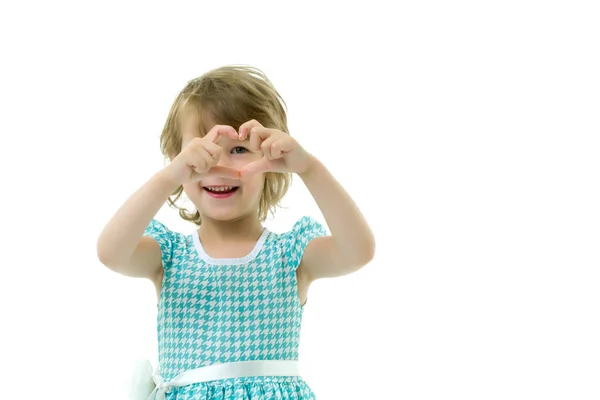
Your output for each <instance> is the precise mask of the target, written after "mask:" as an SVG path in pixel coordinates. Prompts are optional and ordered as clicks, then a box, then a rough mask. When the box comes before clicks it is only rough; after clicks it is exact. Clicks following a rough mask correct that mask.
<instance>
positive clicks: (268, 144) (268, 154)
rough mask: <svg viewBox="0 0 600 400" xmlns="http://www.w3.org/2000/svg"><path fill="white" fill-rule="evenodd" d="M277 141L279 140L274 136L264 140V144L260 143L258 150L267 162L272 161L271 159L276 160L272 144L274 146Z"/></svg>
mask: <svg viewBox="0 0 600 400" xmlns="http://www.w3.org/2000/svg"><path fill="white" fill-rule="evenodd" d="M278 139H279V138H277V137H275V136H271V137H269V138H268V139H266V140H265V141H264V142H262V143H261V145H260V149H261V150H262V152H263V155H264V156H265V158H266V159H267V160H273V159H275V158H276V157H274V155H273V148H272V147H273V144H275V143H276V142H277V140H278ZM280 155H281V154H280Z"/></svg>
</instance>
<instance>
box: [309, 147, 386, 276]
mask: <svg viewBox="0 0 600 400" xmlns="http://www.w3.org/2000/svg"><path fill="white" fill-rule="evenodd" d="M300 177H301V178H302V180H303V181H304V184H305V185H306V187H307V188H308V190H309V191H310V193H311V194H312V196H313V197H314V199H315V201H316V203H317V205H318V206H319V209H320V210H321V212H322V213H323V216H324V217H325V221H326V222H327V226H328V227H329V229H330V231H331V236H322V237H317V238H315V239H313V240H311V241H310V242H309V243H308V245H307V246H306V249H305V251H304V255H303V257H302V261H301V263H300V265H299V267H298V271H299V274H300V275H304V276H305V277H306V279H307V280H308V281H309V282H310V281H314V280H315V279H319V278H330V277H336V276H342V275H347V274H350V273H352V272H355V271H357V270H358V269H360V268H361V267H363V266H364V265H366V264H368V263H369V262H370V261H371V260H372V259H373V257H374V254H375V238H374V236H373V232H372V231H371V228H370V227H369V225H368V224H367V222H366V221H365V218H364V217H363V215H362V213H361V212H360V210H359V209H358V207H357V206H356V204H355V203H354V201H353V200H352V198H351V197H350V195H349V194H348V193H347V192H346V191H345V190H344V188H343V187H342V185H340V183H339V182H338V181H337V180H336V179H335V178H334V177H333V176H332V175H331V173H330V172H329V171H328V170H327V169H326V168H325V166H323V164H321V163H320V162H319V161H318V160H316V159H313V162H312V165H311V167H310V168H309V169H308V170H307V171H306V172H305V173H303V174H301V175H300Z"/></svg>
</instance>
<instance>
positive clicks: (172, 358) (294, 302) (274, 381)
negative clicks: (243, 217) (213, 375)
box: [144, 217, 327, 400]
mask: <svg viewBox="0 0 600 400" xmlns="http://www.w3.org/2000/svg"><path fill="white" fill-rule="evenodd" d="M326 234H327V232H326V231H325V229H324V227H323V226H322V225H321V224H320V223H318V222H317V221H315V220H314V219H312V218H310V217H302V218H301V219H300V220H298V221H297V222H296V223H295V224H294V226H293V228H292V230H291V231H289V232H286V233H282V234H277V233H273V232H270V231H269V230H268V229H266V228H265V229H264V231H263V233H262V235H261V236H260V238H259V240H258V241H257V243H256V245H255V247H254V249H253V250H252V252H251V253H250V254H248V255H247V256H246V257H242V258H235V259H232V258H227V259H223V258H221V259H215V258H211V257H210V256H209V255H208V254H206V252H205V251H204V249H203V247H202V244H201V243H200V240H199V237H198V234H197V232H196V231H195V232H194V233H192V234H190V235H183V234H181V233H177V232H174V231H171V230H169V229H168V228H167V227H166V226H165V225H163V224H162V223H160V222H158V221H157V220H152V222H151V223H150V224H149V225H148V227H147V228H146V231H145V233H144V235H146V236H151V237H153V238H154V239H155V240H156V241H157V242H158V244H159V245H160V248H161V252H162V262H163V268H164V278H163V285H162V290H161V293H160V297H159V302H158V314H157V331H158V332H157V333H158V363H159V366H160V372H161V375H162V376H163V377H164V379H165V380H166V381H168V380H171V379H173V378H174V377H175V376H177V375H178V374H179V373H181V372H183V371H186V370H190V369H194V368H200V367H204V366H208V365H213V364H217V363H228V362H234V361H250V360H298V347H299V344H300V327H301V322H302V312H303V306H302V305H301V304H300V299H299V297H298V286H297V280H296V268H297V267H298V264H299V263H300V260H301V258H302V254H303V252H304V249H305V247H306V245H307V244H308V242H309V241H310V240H312V239H313V238H315V237H318V236H324V235H326ZM314 398H315V395H314V393H313V392H312V390H311V389H310V388H309V386H308V385H307V383H306V382H305V381H304V380H303V379H302V378H301V377H299V376H292V377H289V376H281V377H272V376H265V377H244V378H231V379H224V380H219V381H211V382H201V383H194V384H191V385H188V386H184V387H178V388H174V389H173V390H172V391H171V392H170V393H168V394H167V397H166V400H270V399H285V400H287V399H289V400H305V399H314Z"/></svg>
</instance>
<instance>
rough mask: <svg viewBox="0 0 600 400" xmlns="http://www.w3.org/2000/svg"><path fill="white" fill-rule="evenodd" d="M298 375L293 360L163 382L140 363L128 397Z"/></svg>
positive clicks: (205, 370)
mask: <svg viewBox="0 0 600 400" xmlns="http://www.w3.org/2000/svg"><path fill="white" fill-rule="evenodd" d="M299 375H300V372H299V368H298V361H295V360H258V361H237V362H231V363H223V364H213V365H209V366H207V367H201V368H197V369H191V370H188V371H184V372H182V373H181V374H179V375H177V376H176V377H175V378H173V379H172V380H170V381H169V382H165V381H164V379H163V378H162V376H161V375H160V373H159V372H158V371H157V372H156V373H155V374H153V373H152V365H151V364H150V362H149V361H143V362H141V363H138V365H137V367H136V372H135V375H134V379H133V382H132V388H131V389H132V390H131V394H130V397H131V399H132V400H164V399H165V394H166V393H169V392H170V391H171V388H173V387H176V386H186V385H191V384H192V383H199V382H209V381H216V380H221V379H230V378H243V377H250V376H299Z"/></svg>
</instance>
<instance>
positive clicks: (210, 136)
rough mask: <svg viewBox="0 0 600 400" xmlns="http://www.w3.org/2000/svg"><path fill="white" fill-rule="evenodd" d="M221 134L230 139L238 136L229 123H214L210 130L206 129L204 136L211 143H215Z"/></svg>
mask: <svg viewBox="0 0 600 400" xmlns="http://www.w3.org/2000/svg"><path fill="white" fill-rule="evenodd" d="M221 136H227V137H229V138H231V139H239V138H240V136H239V135H238V133H237V132H236V131H235V129H233V128H232V127H231V126H229V125H215V126H214V127H213V128H212V129H211V130H210V131H208V133H207V134H206V136H205V138H206V139H207V140H208V141H210V142H212V143H216V142H217V140H219V137H221Z"/></svg>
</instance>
